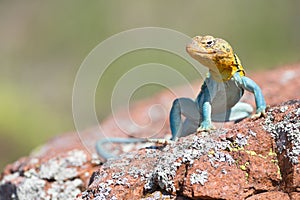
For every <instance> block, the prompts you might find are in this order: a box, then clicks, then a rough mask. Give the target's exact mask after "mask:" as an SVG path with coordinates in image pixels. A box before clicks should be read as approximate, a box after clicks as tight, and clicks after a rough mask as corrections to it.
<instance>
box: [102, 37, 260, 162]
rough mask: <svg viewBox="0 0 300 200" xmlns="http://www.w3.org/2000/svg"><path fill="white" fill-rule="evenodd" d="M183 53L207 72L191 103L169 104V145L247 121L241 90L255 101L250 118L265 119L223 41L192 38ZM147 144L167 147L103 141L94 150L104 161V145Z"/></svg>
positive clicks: (248, 81) (251, 85) (248, 109)
mask: <svg viewBox="0 0 300 200" xmlns="http://www.w3.org/2000/svg"><path fill="white" fill-rule="evenodd" d="M186 51H187V53H188V54H189V55H190V56H191V57H192V58H194V59H196V60H197V61H198V62H200V63H201V64H202V65H204V66H205V67H207V68H208V70H209V72H208V74H207V77H206V79H205V81H204V83H203V85H202V86H201V91H200V93H199V94H198V96H197V97H196V99H195V100H193V99H189V98H185V97H182V98H177V99H175V100H174V101H173V104H172V107H171V110H170V115H169V120H170V129H171V133H172V138H171V139H170V141H176V140H177V139H178V138H179V137H183V136H187V135H190V134H192V133H195V132H202V131H208V132H209V131H211V130H213V129H215V127H214V126H213V124H212V121H215V122H227V121H237V120H241V119H243V118H246V117H250V116H251V114H252V112H253V108H252V106H251V105H249V104H247V103H243V102H239V100H240V99H241V97H242V96H243V94H244V91H245V90H247V91H249V92H251V93H253V94H254V97H255V104H256V112H255V114H253V115H252V116H251V118H253V119H256V118H259V117H265V116H266V102H265V99H264V96H263V94H262V91H261V89H260V87H259V86H258V85H257V84H256V83H255V82H254V81H253V80H252V79H250V78H248V77H246V76H245V70H244V68H243V66H242V64H241V61H240V60H239V58H238V56H237V55H236V54H235V53H234V51H233V48H232V47H231V45H230V44H229V43H228V42H227V41H225V40H224V39H221V38H215V37H213V36H210V35H206V36H195V37H193V38H192V41H191V42H190V43H189V44H187V46H186ZM182 116H184V118H185V119H184V120H183V119H182ZM149 141H150V142H159V143H162V142H166V143H168V141H165V140H161V139H143V138H106V139H102V140H99V141H98V142H97V143H96V149H97V152H98V154H99V155H100V156H102V157H104V158H105V159H107V158H109V157H112V156H113V155H111V154H110V153H108V152H106V151H105V150H104V149H103V148H102V145H103V144H105V143H108V142H116V143H132V142H149Z"/></svg>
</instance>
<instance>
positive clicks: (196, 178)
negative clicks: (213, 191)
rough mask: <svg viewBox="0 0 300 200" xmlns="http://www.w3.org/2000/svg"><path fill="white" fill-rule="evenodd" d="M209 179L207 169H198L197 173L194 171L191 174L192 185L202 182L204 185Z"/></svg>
mask: <svg viewBox="0 0 300 200" xmlns="http://www.w3.org/2000/svg"><path fill="white" fill-rule="evenodd" d="M207 181H208V173H207V171H201V170H199V169H197V170H196V173H192V174H191V176H190V182H191V184H192V185H194V184H199V183H200V184H201V185H202V186H203V185H204V184H205V183H206V182H207Z"/></svg>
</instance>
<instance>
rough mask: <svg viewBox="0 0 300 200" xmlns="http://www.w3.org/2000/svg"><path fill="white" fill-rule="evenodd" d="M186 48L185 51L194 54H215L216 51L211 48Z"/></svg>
mask: <svg viewBox="0 0 300 200" xmlns="http://www.w3.org/2000/svg"><path fill="white" fill-rule="evenodd" d="M186 50H187V52H190V53H194V54H215V53H217V52H216V51H213V50H212V51H201V50H197V49H195V48H193V47H189V46H187V47H186Z"/></svg>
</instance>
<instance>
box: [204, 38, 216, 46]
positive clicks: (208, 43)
mask: <svg viewBox="0 0 300 200" xmlns="http://www.w3.org/2000/svg"><path fill="white" fill-rule="evenodd" d="M214 44H215V41H214V40H210V41H207V42H206V46H207V47H212V46H213V45H214Z"/></svg>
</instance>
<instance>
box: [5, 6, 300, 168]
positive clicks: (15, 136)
mask: <svg viewBox="0 0 300 200" xmlns="http://www.w3.org/2000/svg"><path fill="white" fill-rule="evenodd" d="M299 8H300V2H299V1H297V0H294V1H292V0H291V1H282V0H273V1H260V0H253V1H239V0H236V1H234V0H226V1H213V0H211V1H200V0H189V1H178V0H164V1H156V0H144V1H138V0H135V1H132V0H127V1H121V0H119V1H104V0H103V1H94V0H92V1H77V0H65V1H54V0H53V1H47V2H46V1H43V2H42V1H34V0H27V1H3V0H2V1H0V76H1V77H0V91H1V92H0V171H1V169H3V167H4V166H5V165H6V164H7V163H9V162H12V161H14V160H16V159H17V158H19V157H20V156H25V155H28V153H29V152H30V151H31V150H32V149H33V148H35V147H37V146H38V145H40V144H42V143H44V142H46V141H47V140H48V139H49V138H51V137H53V136H54V135H58V134H61V133H63V132H67V131H74V125H73V119H72V105H71V98H72V87H73V82H74V79H75V76H76V72H77V70H78V69H79V66H80V64H81V62H82V61H83V59H84V58H85V57H86V56H87V54H88V53H89V52H90V51H91V50H92V49H93V48H94V47H95V46H96V45H97V44H99V43H100V42H101V41H103V40H105V39H106V38H108V37H110V36H112V35H113V34H117V33H119V32H121V31H125V30H128V29H131V28H137V27H145V26H157V27H163V28H170V29H174V30H177V31H180V32H182V33H185V34H187V35H189V36H195V35H198V34H211V35H214V36H218V37H222V38H225V39H226V40H228V41H230V43H231V44H232V45H233V47H234V49H235V51H236V52H237V53H238V55H239V57H240V58H241V60H242V62H243V65H244V66H245V68H246V69H247V71H253V70H261V69H266V68H272V67H275V66H279V65H284V64H291V63H296V62H299V61H300V57H299V52H300V40H299V35H300V34H299V33H300V32H299V30H300V24H299V23H300V12H299ZM148 62H159V63H162V64H166V65H169V66H172V67H174V68H176V69H177V70H179V71H180V72H182V73H183V74H184V75H185V76H186V77H187V78H189V79H190V80H194V79H196V78H198V77H197V75H195V74H196V73H194V71H193V69H192V68H185V67H184V66H185V65H187V63H186V62H185V61H184V60H182V59H180V58H178V57H176V56H174V55H172V54H170V53H167V52H161V51H155V50H144V51H137V52H132V53H129V54H128V55H125V56H122V57H121V58H119V59H118V60H116V61H115V62H114V63H113V64H112V67H111V68H109V70H108V71H107V72H106V74H105V77H104V78H103V79H101V81H100V84H99V88H98V89H99V91H98V92H97V94H99V95H97V97H96V98H97V99H100V98H101V104H100V103H99V104H98V105H97V111H98V116H99V120H103V119H104V118H105V117H106V116H108V115H109V114H110V97H111V92H112V88H113V87H114V84H115V83H116V81H117V80H118V78H120V76H121V75H122V74H123V73H124V72H126V70H127V71H128V70H129V69H130V68H131V67H134V66H136V65H139V64H143V63H148ZM121 69H122V70H121ZM160 89H161V88H159V87H145V88H144V89H140V91H139V92H137V94H135V97H137V98H141V97H145V96H147V95H151V94H152V93H154V92H157V91H158V90H160ZM100 94H102V95H100ZM103 94H106V95H103ZM97 102H98V101H97Z"/></svg>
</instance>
